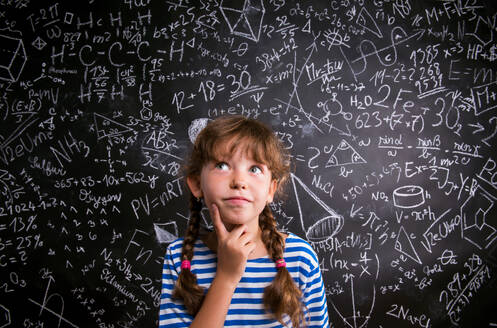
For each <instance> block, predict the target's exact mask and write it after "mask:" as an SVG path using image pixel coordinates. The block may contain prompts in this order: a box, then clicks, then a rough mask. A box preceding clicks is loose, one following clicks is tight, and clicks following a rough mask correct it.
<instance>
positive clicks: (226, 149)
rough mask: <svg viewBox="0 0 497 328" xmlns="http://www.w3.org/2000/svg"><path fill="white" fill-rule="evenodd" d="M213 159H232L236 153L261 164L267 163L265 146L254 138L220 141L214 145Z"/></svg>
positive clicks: (234, 138)
mask: <svg viewBox="0 0 497 328" xmlns="http://www.w3.org/2000/svg"><path fill="white" fill-rule="evenodd" d="M213 146H214V147H213V149H212V157H213V159H216V160H219V159H223V158H226V157H231V156H233V155H234V154H236V153H239V154H240V155H244V156H246V157H247V158H249V159H251V160H254V161H256V162H260V163H266V162H267V158H266V156H265V151H264V150H265V149H264V145H263V144H261V143H260V142H258V141H257V140H252V138H236V137H232V138H230V139H224V140H219V141H218V142H216V143H215V144H214V145H213Z"/></svg>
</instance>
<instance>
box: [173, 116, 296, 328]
mask: <svg viewBox="0 0 497 328" xmlns="http://www.w3.org/2000/svg"><path fill="white" fill-rule="evenodd" d="M225 142H229V145H230V148H229V149H228V151H229V154H232V153H234V152H235V151H236V150H238V149H239V147H244V149H243V150H244V151H245V152H246V153H247V154H249V155H250V156H252V158H253V159H254V160H255V161H257V162H260V163H263V164H265V165H267V166H268V168H269V170H270V171H271V177H272V179H275V180H276V181H277V182H278V187H279V190H281V188H282V184H283V183H284V182H286V181H287V179H288V177H289V174H290V162H289V160H288V157H287V155H288V154H287V153H286V151H285V149H284V148H283V147H282V144H281V142H280V141H279V140H278V138H277V137H276V135H275V134H274V132H273V131H272V130H271V129H270V128H269V127H267V126H266V125H265V124H263V123H261V122H259V121H257V120H255V119H249V118H245V117H243V116H224V117H220V118H217V119H215V120H213V121H210V122H209V123H208V124H207V126H206V127H205V128H204V129H203V130H202V131H201V132H200V133H199V134H198V136H197V138H196V140H195V143H194V145H193V151H192V153H191V156H190V159H189V161H188V162H187V164H186V166H185V171H186V172H185V173H186V176H188V177H198V176H200V172H201V170H202V167H203V165H205V164H206V163H207V162H209V161H211V160H216V159H218V158H220V156H221V154H218V152H219V149H220V147H219V145H221V144H223V143H225ZM201 210H202V203H201V202H200V201H199V200H197V199H196V198H195V197H194V196H193V195H190V220H189V224H188V228H187V230H186V235H185V239H184V241H183V249H182V254H181V259H182V260H189V261H191V259H192V258H193V245H194V243H195V240H196V239H197V237H198V234H199V229H200V211H201ZM259 226H260V228H261V230H262V235H261V237H262V241H263V243H264V245H265V246H266V249H267V251H268V252H269V255H270V257H271V258H272V260H273V261H275V262H276V261H277V260H278V259H282V258H283V252H284V243H285V241H284V238H283V236H282V235H281V234H280V233H279V232H278V231H277V228H276V220H275V219H274V217H273V214H272V212H271V209H270V208H269V206H268V205H266V206H265V208H264V210H263V211H262V213H261V214H260V215H259ZM173 297H174V298H180V299H183V301H184V304H185V307H186V309H187V311H188V312H189V313H190V314H191V315H193V316H195V315H196V314H197V312H198V311H199V309H200V306H201V305H202V301H203V298H204V290H203V288H202V287H200V286H199V285H198V284H197V279H196V277H195V275H194V274H193V273H192V272H191V271H190V270H181V272H180V274H179V277H178V280H177V282H176V286H175V288H174V292H173ZM301 298H302V292H301V291H300V289H299V288H298V286H297V285H296V284H295V282H294V281H293V279H292V277H291V275H290V273H289V272H288V270H287V269H286V267H280V268H277V273H276V277H275V278H274V280H273V282H272V283H271V285H269V286H267V287H266V289H265V290H264V305H265V307H266V309H267V310H268V311H270V312H271V313H272V314H273V315H274V317H275V318H276V319H277V320H278V321H279V322H280V323H281V324H284V323H283V315H284V314H285V313H286V314H288V316H289V317H290V319H291V321H292V324H293V326H294V327H301V325H302V324H304V310H303V307H302V302H301Z"/></svg>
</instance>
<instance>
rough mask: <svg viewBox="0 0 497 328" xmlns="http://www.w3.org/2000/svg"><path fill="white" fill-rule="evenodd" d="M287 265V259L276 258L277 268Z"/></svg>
mask: <svg viewBox="0 0 497 328" xmlns="http://www.w3.org/2000/svg"><path fill="white" fill-rule="evenodd" d="M284 267H286V262H285V259H279V260H276V268H278V269H279V268H284Z"/></svg>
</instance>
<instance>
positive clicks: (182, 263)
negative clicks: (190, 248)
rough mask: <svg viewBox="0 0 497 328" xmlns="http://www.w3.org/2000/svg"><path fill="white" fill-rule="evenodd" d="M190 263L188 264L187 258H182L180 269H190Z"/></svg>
mask: <svg viewBox="0 0 497 328" xmlns="http://www.w3.org/2000/svg"><path fill="white" fill-rule="evenodd" d="M191 267H192V266H191V264H190V261H188V260H183V261H181V269H186V270H190V269H191Z"/></svg>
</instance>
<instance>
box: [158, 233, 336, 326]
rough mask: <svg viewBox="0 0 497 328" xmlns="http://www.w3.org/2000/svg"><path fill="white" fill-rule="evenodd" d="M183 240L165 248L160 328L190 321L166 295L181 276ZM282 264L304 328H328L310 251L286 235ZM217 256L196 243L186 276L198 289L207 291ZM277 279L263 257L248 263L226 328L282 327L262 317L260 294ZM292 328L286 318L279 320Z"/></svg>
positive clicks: (179, 304)
mask: <svg viewBox="0 0 497 328" xmlns="http://www.w3.org/2000/svg"><path fill="white" fill-rule="evenodd" d="M182 246H183V238H180V239H178V240H176V241H174V242H173V243H171V244H170V245H169V247H168V248H167V251H166V255H165V259H164V267H163V270H162V295H161V303H160V311H159V327H160V328H166V327H167V328H173V327H189V326H190V324H191V323H192V321H193V317H192V316H191V315H189V314H187V313H186V309H185V307H184V305H183V302H182V301H181V300H178V299H172V298H171V294H172V292H173V289H174V285H175V283H176V280H177V278H178V274H179V273H180V271H181V248H182ZM284 258H285V261H286V267H287V269H288V271H289V272H290V275H291V276H292V278H293V280H294V281H295V282H296V284H297V286H298V287H299V288H300V290H301V291H302V295H303V304H304V306H305V315H306V320H307V321H306V327H308V328H323V327H329V318H328V308H327V305H326V297H325V292H324V285H323V279H322V276H321V272H320V271H319V262H318V258H317V256H316V253H315V252H314V250H313V249H312V247H311V246H310V245H309V244H308V243H307V242H306V241H305V240H303V239H302V238H300V237H297V236H295V235H294V234H289V236H288V237H287V238H286V241H285V251H284ZM216 264H217V256H216V253H214V252H213V251H211V250H210V249H209V248H208V247H207V246H206V245H205V244H204V243H203V242H202V240H200V239H199V240H197V241H196V242H195V246H194V250H193V259H192V261H191V270H192V272H193V273H194V274H195V275H196V276H197V281H198V284H199V285H200V286H202V287H204V289H205V290H206V291H207V289H208V288H209V286H210V285H211V283H212V280H213V279H214V276H215V275H216ZM275 276H276V265H275V263H274V262H273V261H272V259H270V258H269V257H268V256H265V257H261V258H257V259H250V260H248V261H247V266H246V268H245V273H244V275H243V277H242V279H241V280H240V282H239V283H238V286H237V288H236V290H235V293H234V295H233V298H232V300H231V304H230V306H229V309H228V314H227V315H226V321H225V322H224V326H225V327H247V326H251V327H283V326H282V325H281V324H280V323H279V322H278V321H277V320H276V319H274V317H272V316H271V314H269V313H268V312H266V310H265V308H264V303H263V294H264V288H265V287H266V286H268V285H269V284H271V282H272V281H273V279H274V277H275ZM284 318H285V319H286V320H285V322H287V323H288V324H287V327H291V326H292V325H291V322H290V320H289V318H288V316H286V315H285V317H284Z"/></svg>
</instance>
